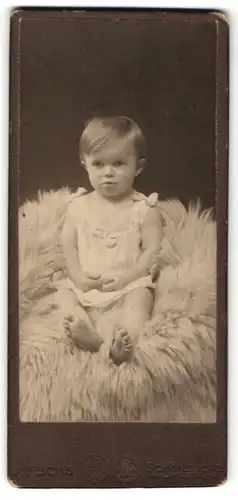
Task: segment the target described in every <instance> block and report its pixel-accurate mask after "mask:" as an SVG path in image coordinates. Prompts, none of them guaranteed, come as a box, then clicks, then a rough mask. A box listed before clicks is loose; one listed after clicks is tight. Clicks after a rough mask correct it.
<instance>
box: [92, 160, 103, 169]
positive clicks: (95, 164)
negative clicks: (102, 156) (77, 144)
mask: <svg viewBox="0 0 238 500" xmlns="http://www.w3.org/2000/svg"><path fill="white" fill-rule="evenodd" d="M92 165H93V167H96V168H101V167H103V163H102V161H93V163H92Z"/></svg>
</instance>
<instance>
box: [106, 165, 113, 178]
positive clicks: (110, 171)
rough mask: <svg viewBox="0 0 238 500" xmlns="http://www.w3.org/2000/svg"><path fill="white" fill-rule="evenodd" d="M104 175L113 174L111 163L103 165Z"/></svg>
mask: <svg viewBox="0 0 238 500" xmlns="http://www.w3.org/2000/svg"><path fill="white" fill-rule="evenodd" d="M105 175H106V176H109V177H110V176H111V175H113V167H112V165H106V166H105Z"/></svg>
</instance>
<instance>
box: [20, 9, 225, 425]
mask: <svg viewBox="0 0 238 500" xmlns="http://www.w3.org/2000/svg"><path fill="white" fill-rule="evenodd" d="M190 21H191V22H189V21H188V17H186V16H184V15H183V14H182V13H181V14H177V15H175V14H174V15H173V14H171V15H167V17H166V16H163V15H161V17H160V16H155V17H153V16H146V14H144V16H143V15H142V14H141V15H138V16H136V15H135V14H133V13H130V12H128V13H124V14H122V15H121V16H120V15H119V14H118V15H117V14H116V13H111V14H110V13H107V12H104V13H101V14H100V15H99V14H97V15H95V16H92V15H91V16H90V15H87V14H85V16H83V15H81V16H79V17H78V18H77V17H72V15H71V14H70V13H68V15H67V16H64V17H62V18H61V17H60V16H58V17H54V16H51V17H50V18H49V17H48V18H47V16H45V17H44V16H41V17H37V16H35V17H33V16H32V17H31V18H27V17H25V18H23V19H22V21H21V28H20V34H19V41H18V43H19V45H18V53H19V57H18V72H19V92H18V118H19V121H18V156H19V218H18V248H19V280H18V281H19V283H18V286H19V418H20V421H21V422H83V421H84V422H85V421H87V422H160V423H161V422H164V423H171V424H172V423H214V422H216V411H217V402H216V400H217V397H216V393H217V384H216V378H217V377H216V287H217V285H216V278H217V272H216V268H217V263H216V251H217V228H216V119H215V107H216V26H215V23H214V18H213V16H212V15H210V16H209V15H206V16H205V18H203V17H202V16H198V17H197V18H196V16H195V17H193V18H192V19H191V20H190Z"/></svg>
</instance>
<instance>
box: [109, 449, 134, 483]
mask: <svg viewBox="0 0 238 500" xmlns="http://www.w3.org/2000/svg"><path fill="white" fill-rule="evenodd" d="M114 468H115V474H116V477H117V478H118V479H119V480H120V481H121V482H123V483H133V482H134V481H135V480H136V479H137V477H138V473H139V472H138V470H139V463H138V459H137V457H135V455H131V454H127V453H124V454H122V455H119V456H117V457H116V458H115V459H114Z"/></svg>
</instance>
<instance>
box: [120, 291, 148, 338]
mask: <svg viewBox="0 0 238 500" xmlns="http://www.w3.org/2000/svg"><path fill="white" fill-rule="evenodd" d="M153 302H154V292H153V290H152V289H150V288H136V289H135V290H132V291H131V292H129V293H128V295H126V297H125V301H124V307H123V313H122V319H121V327H123V328H125V329H126V330H127V331H128V334H129V335H130V337H131V338H132V339H135V338H136V337H137V336H138V334H139V333H140V332H141V330H142V329H143V327H144V325H145V323H146V322H147V321H148V320H149V319H150V316H151V312H152V308H153Z"/></svg>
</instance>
